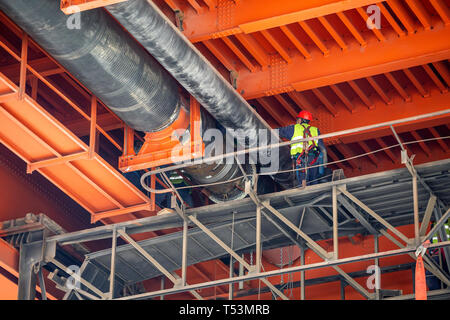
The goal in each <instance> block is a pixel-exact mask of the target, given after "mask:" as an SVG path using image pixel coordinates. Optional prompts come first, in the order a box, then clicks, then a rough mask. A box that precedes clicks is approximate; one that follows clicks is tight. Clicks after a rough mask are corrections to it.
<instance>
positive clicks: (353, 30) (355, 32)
mask: <svg viewBox="0 0 450 320" xmlns="http://www.w3.org/2000/svg"><path fill="white" fill-rule="evenodd" d="M337 16H338V17H339V19H341V21H342V23H343V24H344V25H345V26H346V27H347V29H348V30H349V31H350V32H351V34H352V35H353V37H355V39H356V40H357V41H358V42H359V44H360V45H361V46H362V47H365V46H367V42H366V40H365V39H364V38H363V36H362V35H361V33H359V31H358V30H357V29H356V27H355V26H354V25H353V23H352V22H351V21H350V20H349V19H348V18H347V16H346V15H345V13H344V12H338V13H337Z"/></svg>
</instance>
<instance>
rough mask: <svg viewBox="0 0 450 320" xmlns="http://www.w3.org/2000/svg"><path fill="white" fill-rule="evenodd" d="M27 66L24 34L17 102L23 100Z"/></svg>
mask: <svg viewBox="0 0 450 320" xmlns="http://www.w3.org/2000/svg"><path fill="white" fill-rule="evenodd" d="M27 64H28V35H27V34H26V33H25V32H24V33H23V35H22V52H21V56H20V80H19V100H22V99H23V96H24V94H25V87H26V83H27Z"/></svg>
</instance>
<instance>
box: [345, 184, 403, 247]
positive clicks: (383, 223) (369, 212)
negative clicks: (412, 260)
mask: <svg viewBox="0 0 450 320" xmlns="http://www.w3.org/2000/svg"><path fill="white" fill-rule="evenodd" d="M338 189H339V190H340V191H341V192H342V193H343V194H345V195H346V196H347V197H348V198H349V199H350V200H352V201H353V202H354V203H356V204H357V205H358V206H360V207H361V208H362V209H364V211H366V212H367V213H368V214H369V215H371V216H372V217H373V218H375V219H376V220H377V221H378V222H380V223H381V224H382V225H384V226H385V227H386V228H388V229H389V230H391V231H392V232H393V233H395V234H396V235H397V236H398V237H399V238H400V239H402V240H403V241H405V242H406V243H407V244H409V243H410V240H409V239H408V237H406V236H405V235H404V234H403V233H401V232H400V231H398V230H397V229H396V228H395V227H394V226H392V225H391V224H390V223H389V222H387V221H386V220H384V219H383V218H382V217H380V216H379V215H378V214H377V213H375V211H373V210H372V209H370V208H369V207H368V206H366V205H365V204H364V203H362V202H361V201H360V200H359V199H358V198H356V197H355V196H354V195H352V194H351V193H350V192H348V191H347V190H345V189H344V188H342V187H338Z"/></svg>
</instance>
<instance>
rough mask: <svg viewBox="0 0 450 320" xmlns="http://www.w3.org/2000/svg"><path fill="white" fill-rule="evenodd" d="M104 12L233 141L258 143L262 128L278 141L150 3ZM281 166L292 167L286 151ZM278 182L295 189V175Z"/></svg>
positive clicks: (136, 1)
mask: <svg viewBox="0 0 450 320" xmlns="http://www.w3.org/2000/svg"><path fill="white" fill-rule="evenodd" d="M106 9H107V10H108V11H109V12H110V13H111V14H112V15H113V16H114V17H115V18H116V19H117V20H118V21H119V22H120V23H121V24H122V25H123V26H124V27H125V29H127V31H128V32H130V34H132V35H133V37H135V39H136V40H137V41H138V42H139V43H140V44H142V46H143V47H144V48H145V49H146V50H147V51H148V52H150V53H151V55H152V56H153V57H154V58H155V59H156V60H158V61H159V63H161V65H162V66H163V67H164V68H165V69H166V70H167V71H169V72H170V74H171V75H172V76H173V77H174V78H175V79H176V80H177V81H178V82H179V83H180V84H181V85H182V86H183V87H184V88H185V89H186V90H187V91H188V92H189V93H190V94H191V95H192V96H194V97H195V98H196V99H197V101H199V102H200V104H201V105H202V106H203V107H204V108H205V109H206V110H208V111H209V113H210V114H211V115H212V116H213V117H214V118H215V119H216V120H217V121H219V122H220V124H221V125H222V126H224V127H225V128H226V129H228V130H230V129H231V131H230V132H231V134H232V135H234V137H235V138H237V139H240V138H241V137H248V138H249V139H248V140H246V143H247V144H249V143H252V142H253V143H256V142H257V136H258V131H259V130H260V129H267V130H269V131H270V132H271V133H272V134H273V135H274V136H276V137H277V136H278V135H277V134H276V133H275V132H273V130H272V129H271V128H270V126H269V125H268V124H267V123H266V122H265V121H264V119H262V118H261V116H260V115H258V113H257V112H256V111H255V110H254V109H253V108H252V107H251V106H250V105H249V104H248V103H247V101H245V99H244V98H243V97H242V96H241V95H240V94H239V93H238V92H236V90H235V89H234V88H233V87H232V86H231V84H229V83H228V82H227V81H226V80H225V79H224V78H223V77H222V75H221V74H220V73H219V72H218V71H217V70H216V69H215V68H214V67H213V66H212V65H211V63H210V62H209V61H208V60H207V59H206V58H205V57H204V56H203V55H202V54H201V53H200V52H199V51H198V50H197V48H195V46H194V45H193V44H192V43H191V42H190V41H189V40H188V39H187V38H186V37H185V36H184V35H183V34H182V33H181V31H180V30H178V29H177V27H176V26H175V25H174V24H173V23H172V22H171V21H170V20H169V19H168V18H167V17H166V16H165V15H164V13H162V12H161V10H160V9H159V8H158V7H157V6H156V5H155V4H154V3H153V2H152V1H150V0H128V1H125V2H121V3H118V4H114V5H110V6H107V7H106ZM279 164H280V167H281V169H288V168H289V167H290V165H291V160H290V157H289V150H288V148H283V149H280V150H279ZM274 178H275V180H276V181H277V182H279V183H280V184H281V185H283V186H284V187H287V188H289V187H292V173H284V174H278V175H275V176H274Z"/></svg>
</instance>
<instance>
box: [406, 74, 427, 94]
mask: <svg viewBox="0 0 450 320" xmlns="http://www.w3.org/2000/svg"><path fill="white" fill-rule="evenodd" d="M403 72H404V73H405V74H406V76H407V77H408V79H409V80H410V81H411V83H412V84H413V85H414V86H415V87H416V89H417V90H419V92H420V94H421V95H422V97H424V98H426V97H429V96H430V93H429V91H428V90H426V89H425V88H424V87H423V85H422V84H421V83H420V82H419V80H417V78H416V76H415V75H414V74H413V73H412V71H411V70H409V69H408V68H406V69H404V70H403Z"/></svg>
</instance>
